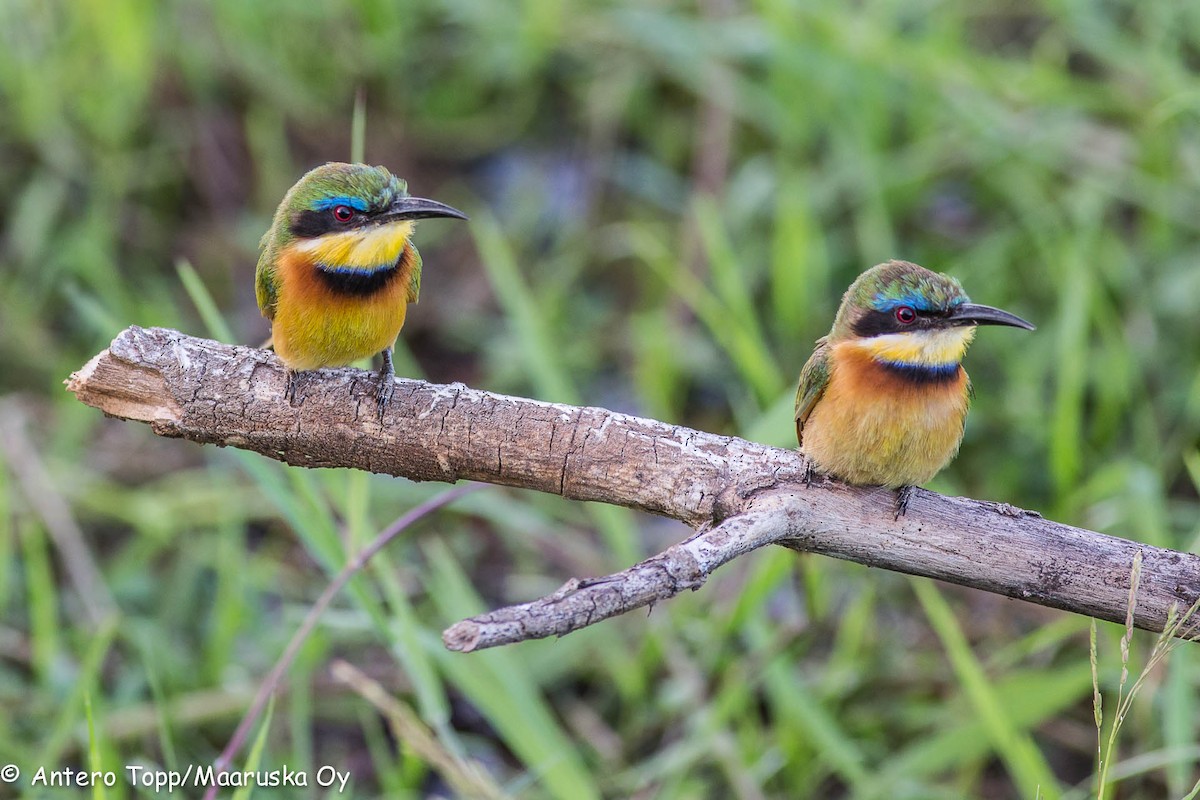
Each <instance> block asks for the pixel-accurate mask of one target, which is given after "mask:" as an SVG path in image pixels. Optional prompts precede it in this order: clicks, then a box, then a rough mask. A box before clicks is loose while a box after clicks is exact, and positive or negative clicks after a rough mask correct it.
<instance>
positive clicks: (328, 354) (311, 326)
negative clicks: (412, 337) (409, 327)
mask: <svg viewBox="0 0 1200 800" xmlns="http://www.w3.org/2000/svg"><path fill="white" fill-rule="evenodd" d="M405 310H406V306H405V304H404V302H403V301H400V302H399V303H397V304H394V305H384V304H382V303H378V302H364V303H360V304H359V305H356V306H353V307H345V306H343V307H329V306H315V307H314V306H308V307H300V308H296V307H292V306H289V304H287V303H285V302H282V301H281V302H280V303H279V310H278V311H277V312H276V315H275V321H274V323H273V325H272V332H271V338H272V341H273V342H274V344H275V352H276V353H277V354H278V355H279V358H280V359H281V360H282V361H283V363H284V364H286V365H287V366H288V368H289V369H294V370H307V369H317V368H318V367H341V366H345V365H347V364H350V363H352V362H354V361H357V360H358V359H360V358H368V357H370V356H373V355H375V354H376V353H379V352H382V351H383V350H386V349H387V348H389V347H391V346H392V345H393V344H394V343H395V342H396V337H397V336H398V335H399V334H400V328H401V327H403V326H404V316H405Z"/></svg>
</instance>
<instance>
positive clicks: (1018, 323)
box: [949, 303, 1036, 331]
mask: <svg viewBox="0 0 1200 800" xmlns="http://www.w3.org/2000/svg"><path fill="white" fill-rule="evenodd" d="M949 319H950V321H951V322H953V323H954V324H956V325H1009V326H1011V327H1013V328H1024V329H1025V330H1027V331H1032V330H1036V328H1034V327H1033V325H1032V324H1031V323H1029V322H1026V321H1025V320H1023V319H1021V318H1020V317H1018V316H1017V315H1016V314H1010V313H1008V312H1007V311H1002V310H1001V309H999V308H992V307H991V306H981V305H978V304H976V303H963V304H962V305H960V306H958V307H957V308H955V309H954V310H953V311H951V312H950V316H949Z"/></svg>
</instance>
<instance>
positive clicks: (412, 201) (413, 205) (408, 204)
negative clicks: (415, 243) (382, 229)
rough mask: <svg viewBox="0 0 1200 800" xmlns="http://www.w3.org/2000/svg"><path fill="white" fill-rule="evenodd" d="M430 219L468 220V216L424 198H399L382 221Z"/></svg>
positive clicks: (443, 204) (393, 202)
mask: <svg viewBox="0 0 1200 800" xmlns="http://www.w3.org/2000/svg"><path fill="white" fill-rule="evenodd" d="M430 217H454V218H455V219H466V218H467V215H466V214H464V213H463V212H461V211H459V210H458V209H457V208H453V207H451V206H448V205H446V204H445V203H439V202H438V201H437V200H426V199H425V198H423V197H397V198H396V199H395V200H393V201H392V204H391V205H390V206H388V210H387V212H386V213H385V214H383V215H382V219H428V218H430Z"/></svg>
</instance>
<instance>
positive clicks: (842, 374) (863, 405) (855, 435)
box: [802, 359, 968, 488]
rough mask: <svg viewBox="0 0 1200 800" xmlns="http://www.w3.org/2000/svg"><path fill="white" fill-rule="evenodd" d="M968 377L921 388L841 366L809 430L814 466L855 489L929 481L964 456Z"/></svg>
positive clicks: (855, 365)
mask: <svg viewBox="0 0 1200 800" xmlns="http://www.w3.org/2000/svg"><path fill="white" fill-rule="evenodd" d="M967 394H968V390H967V375H966V372H964V371H963V370H962V369H961V368H960V369H959V372H958V375H957V377H955V378H952V379H950V380H947V381H945V382H938V383H925V384H921V383H915V382H912V381H909V380H907V379H904V378H901V377H897V376H894V375H892V374H890V373H888V372H886V371H885V370H884V369H883V368H882V367H880V366H879V365H876V364H871V363H863V362H862V361H860V360H858V359H846V360H843V361H842V362H841V363H838V364H837V365H836V366H835V368H834V369H833V370H832V374H831V375H830V380H829V386H828V387H827V388H826V390H825V393H824V395H823V396H822V397H821V399H820V400H819V401H818V402H817V404H816V405H815V406H814V407H813V410H812V413H811V414H810V415H809V417H808V420H807V421H806V422H805V424H804V438H803V441H804V445H803V447H802V450H803V452H804V455H805V456H807V457H808V458H809V460H810V461H811V462H812V464H813V466H814V467H815V468H816V469H817V470H818V471H820V472H824V473H827V474H829V475H832V476H834V477H837V478H840V479H842V480H844V481H847V482H849V483H855V484H864V485H883V486H888V487H892V488H895V487H898V486H911V485H918V484H922V483H924V482H926V481H928V480H929V479H930V478H932V477H933V476H934V475H936V474H937V473H938V471H940V470H941V469H942V467H944V466H946V464H947V463H949V461H950V460H951V459H952V458H954V455H955V454H956V453H957V452H958V446H959V444H960V443H961V441H962V434H963V421H964V419H965V418H966V413H967V404H968V397H967Z"/></svg>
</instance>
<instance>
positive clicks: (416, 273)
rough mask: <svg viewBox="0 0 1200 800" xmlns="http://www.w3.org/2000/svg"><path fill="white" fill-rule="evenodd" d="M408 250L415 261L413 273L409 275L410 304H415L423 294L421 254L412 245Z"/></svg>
mask: <svg viewBox="0 0 1200 800" xmlns="http://www.w3.org/2000/svg"><path fill="white" fill-rule="evenodd" d="M408 249H409V250H411V251H412V260H413V265H412V271H411V272H409V273H408V302H410V303H415V302H417V298H418V297H419V296H420V294H421V254H420V253H419V252H417V248H415V247H413V246H412V245H411V244H410V245H409V246H408Z"/></svg>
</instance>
